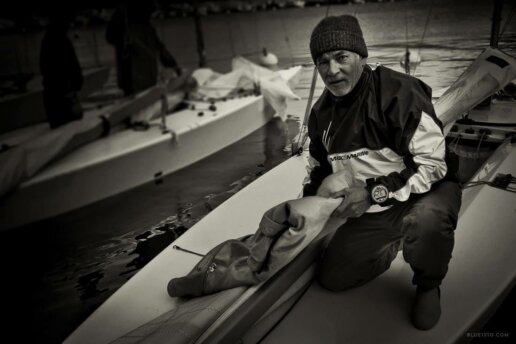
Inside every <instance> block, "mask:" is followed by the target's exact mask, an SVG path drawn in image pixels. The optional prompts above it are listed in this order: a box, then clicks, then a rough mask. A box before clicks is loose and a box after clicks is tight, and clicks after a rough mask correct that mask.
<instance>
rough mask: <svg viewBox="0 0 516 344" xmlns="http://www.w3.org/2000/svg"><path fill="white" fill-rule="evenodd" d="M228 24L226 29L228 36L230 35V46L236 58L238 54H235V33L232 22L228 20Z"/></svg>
mask: <svg viewBox="0 0 516 344" xmlns="http://www.w3.org/2000/svg"><path fill="white" fill-rule="evenodd" d="M225 22H226V29H227V31H228V35H229V44H230V46H231V52H232V53H233V57H235V56H236V52H235V46H234V44H233V38H234V37H233V32H232V31H231V21H230V20H229V19H228V20H226V21H225Z"/></svg>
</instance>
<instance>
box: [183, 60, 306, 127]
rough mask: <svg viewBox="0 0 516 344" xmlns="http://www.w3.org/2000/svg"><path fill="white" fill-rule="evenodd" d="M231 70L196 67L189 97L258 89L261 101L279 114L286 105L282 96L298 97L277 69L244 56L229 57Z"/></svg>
mask: <svg viewBox="0 0 516 344" xmlns="http://www.w3.org/2000/svg"><path fill="white" fill-rule="evenodd" d="M231 69H232V70H231V72H229V73H226V74H221V73H217V72H214V71H213V70H212V69H210V68H200V69H197V70H196V71H194V72H193V73H192V77H193V78H194V79H195V80H196V81H197V84H198V88H197V89H196V91H195V92H191V93H190V96H191V97H192V98H193V99H203V100H217V99H225V98H230V97H234V96H238V95H239V94H241V93H242V92H243V91H254V90H258V89H259V91H260V92H261V94H262V95H263V97H264V99H265V101H266V102H267V103H268V104H270V105H271V106H272V108H273V109H274V111H275V112H276V113H277V114H278V115H279V116H280V117H282V118H284V116H285V111H286V109H287V103H286V99H295V100H299V99H301V98H300V97H299V96H298V95H296V94H295V93H294V92H292V90H291V89H290V87H289V86H288V84H287V81H286V80H284V79H283V78H282V77H281V75H280V74H279V73H278V72H275V71H272V70H270V69H267V68H263V67H261V66H259V65H257V64H255V63H253V62H251V61H249V60H247V59H246V58H244V57H241V56H238V57H235V58H233V60H232V61H231Z"/></svg>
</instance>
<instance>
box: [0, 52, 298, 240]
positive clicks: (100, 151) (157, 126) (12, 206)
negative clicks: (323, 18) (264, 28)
mask: <svg viewBox="0 0 516 344" xmlns="http://www.w3.org/2000/svg"><path fill="white" fill-rule="evenodd" d="M202 59H203V56H201V61H202ZM234 61H235V62H234V65H236V67H235V69H238V70H239V71H240V70H245V71H246V73H244V72H242V73H237V74H238V75H241V74H245V75H247V76H249V77H248V79H251V80H253V81H254V84H253V85H250V86H251V90H248V88H249V85H248V87H245V88H244V87H243V86H242V85H240V84H238V83H237V86H239V89H238V91H243V92H237V93H234V94H228V90H227V89H225V88H224V86H225V85H226V84H224V85H222V87H223V90H222V91H224V96H223V97H222V96H220V97H216V98H212V97H210V94H214V93H215V94H218V93H217V92H216V91H217V86H220V85H219V84H216V85H215V86H212V87H208V86H206V85H202V86H203V88H204V89H208V91H207V94H205V97H203V98H199V99H193V100H189V101H188V106H187V107H186V108H183V109H181V110H178V111H174V112H171V110H172V109H173V108H175V106H177V105H178V103H179V102H181V101H182V99H183V96H184V93H185V92H184V91H183V90H182V89H180V87H178V86H179V85H181V84H183V83H184V82H186V79H187V78H188V77H189V75H183V76H181V77H180V78H178V80H172V81H170V82H168V83H166V84H158V85H156V86H154V87H152V88H150V89H147V90H145V91H142V92H140V93H139V94H137V95H135V96H132V97H126V98H124V99H122V100H121V101H119V102H115V103H114V104H112V105H109V106H105V107H103V108H102V109H93V110H92V111H90V112H89V113H87V114H85V118H84V119H83V120H81V121H74V122H72V123H68V124H67V125H65V126H63V127H61V128H58V129H56V130H52V131H50V132H49V131H48V130H47V131H46V132H45V133H42V132H39V131H37V132H34V131H33V132H31V133H25V132H23V133H20V135H11V136H9V135H4V136H2V137H1V139H2V142H3V143H5V144H6V146H8V147H10V146H12V148H10V149H8V150H6V151H5V152H3V153H2V154H1V155H0V160H1V163H0V230H8V229H11V228H16V227H19V226H22V225H25V224H28V223H32V222H35V221H39V220H42V219H45V218H49V217H52V216H56V215H59V214H62V213H65V212H67V211H71V210H73V209H77V208H79V207H82V206H85V205H87V204H91V203H94V202H97V201H100V200H102V199H105V198H107V197H109V196H112V195H115V194H117V193H120V192H123V191H126V190H128V189H131V188H134V187H136V186H139V185H142V184H144V183H147V182H152V181H154V182H156V183H160V182H161V181H162V178H163V176H165V175H167V174H169V173H172V172H174V171H177V170H179V169H181V168H183V167H186V166H188V165H191V164H192V163H194V162H197V161H199V160H201V159H203V158H205V157H207V156H209V155H211V154H213V153H215V152H217V151H219V150H220V149H222V148H224V147H227V146H228V145H230V144H232V143H234V142H237V141H238V140H240V139H242V138H243V137H245V136H247V135H249V134H250V133H252V132H253V131H255V130H256V129H258V128H260V127H261V126H263V125H265V123H267V122H268V121H269V120H270V119H271V118H272V117H273V116H274V115H275V111H274V110H273V107H274V106H276V105H278V106H281V104H280V103H277V104H276V103H275V102H276V100H275V99H276V96H277V95H278V93H282V94H283V95H285V94H287V95H288V93H289V92H290V93H291V91H290V89H289V86H288V83H291V84H292V83H295V82H296V81H297V79H296V77H297V76H298V75H299V72H300V70H301V67H300V66H296V67H292V68H287V69H285V70H280V71H278V72H273V71H270V70H266V69H265V68H262V67H260V66H258V65H254V64H252V63H251V62H250V61H248V60H246V59H244V58H238V59H234ZM220 79H222V78H220ZM217 80H219V79H217ZM217 80H215V81H214V83H216V82H217ZM258 83H260V86H259V87H258V85H257V84H258ZM257 88H258V89H259V90H258V92H256V91H257ZM222 91H221V92H222ZM219 93H220V92H219ZM262 93H263V94H262ZM264 95H265V97H264ZM281 97H283V96H280V97H279V98H277V99H278V100H279V99H280V98H281ZM265 98H267V99H269V100H270V102H267V101H265ZM271 104H272V105H271ZM271 106H272V107H271ZM128 117H137V118H144V119H145V123H146V127H147V128H148V129H147V130H144V131H135V130H121V129H120V128H121V126H118V127H115V126H116V125H117V124H119V123H122V122H123V121H124V119H126V118H128ZM110 130H111V133H110V134H109V135H108V133H109V132H110ZM29 134H30V135H29ZM99 137H100V138H101V139H98V138H99ZM29 138H30V140H29ZM86 143H87V144H86ZM127 171H131V172H130V173H127ZM63 186H65V187H63Z"/></svg>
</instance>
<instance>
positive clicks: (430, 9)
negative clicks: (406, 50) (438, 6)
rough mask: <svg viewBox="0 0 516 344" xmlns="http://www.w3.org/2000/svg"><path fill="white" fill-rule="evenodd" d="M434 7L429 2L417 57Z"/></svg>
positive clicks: (432, 3)
mask: <svg viewBox="0 0 516 344" xmlns="http://www.w3.org/2000/svg"><path fill="white" fill-rule="evenodd" d="M433 6H434V1H433V0H432V2H430V8H429V10H428V14H427V15H426V21H425V28H424V29H423V34H422V35H421V40H420V41H419V48H418V51H417V53H418V55H419V56H421V45H423V40H424V39H425V35H426V30H427V29H428V23H429V22H430V14H431V13H432V9H433ZM416 69H417V65H416V66H415V67H414V75H416Z"/></svg>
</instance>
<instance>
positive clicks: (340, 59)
mask: <svg viewBox="0 0 516 344" xmlns="http://www.w3.org/2000/svg"><path fill="white" fill-rule="evenodd" d="M347 59H348V57H347V55H339V56H337V57H336V58H335V60H336V61H337V62H345V61H347Z"/></svg>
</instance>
